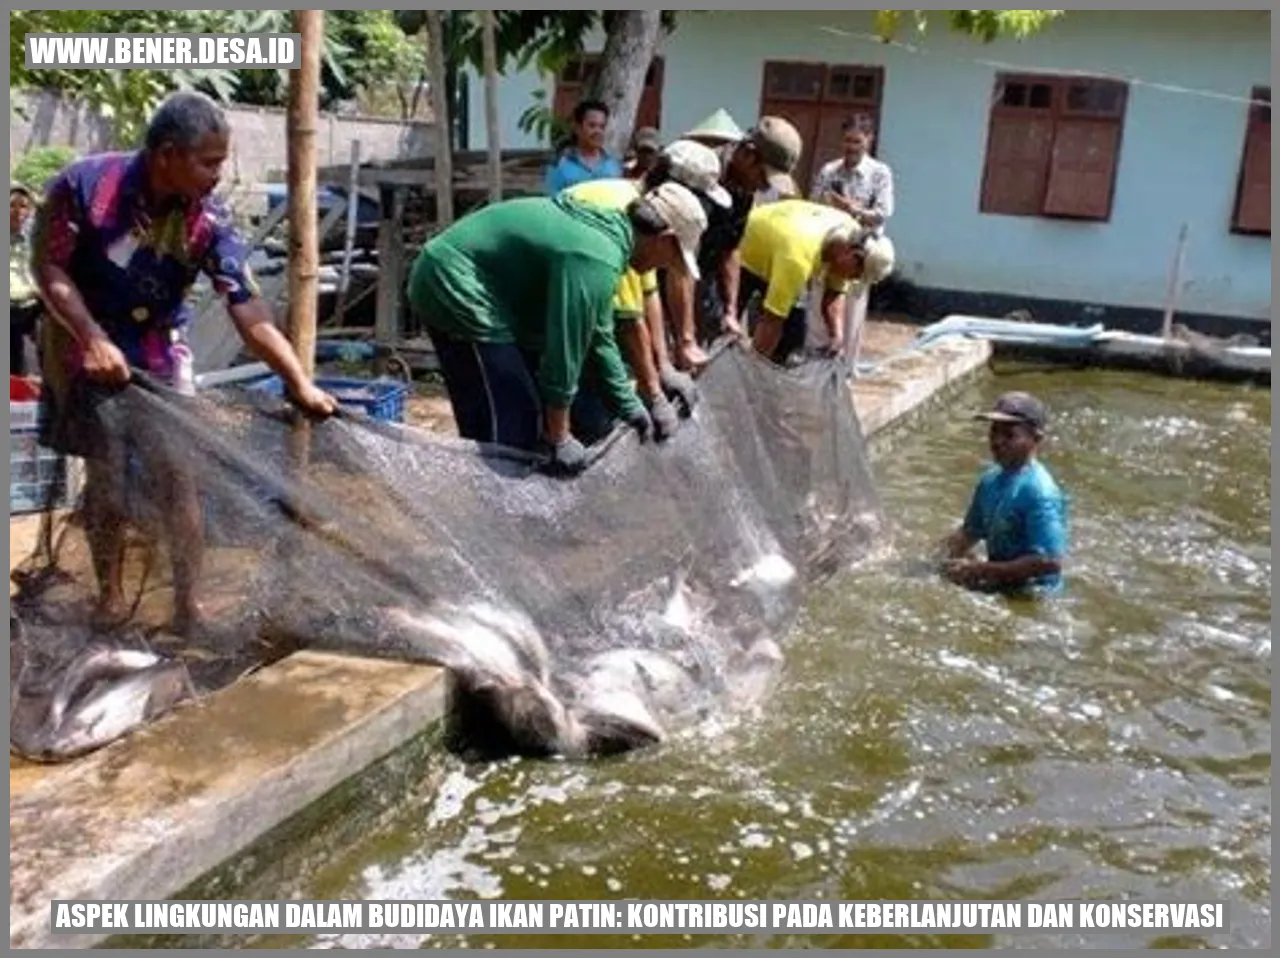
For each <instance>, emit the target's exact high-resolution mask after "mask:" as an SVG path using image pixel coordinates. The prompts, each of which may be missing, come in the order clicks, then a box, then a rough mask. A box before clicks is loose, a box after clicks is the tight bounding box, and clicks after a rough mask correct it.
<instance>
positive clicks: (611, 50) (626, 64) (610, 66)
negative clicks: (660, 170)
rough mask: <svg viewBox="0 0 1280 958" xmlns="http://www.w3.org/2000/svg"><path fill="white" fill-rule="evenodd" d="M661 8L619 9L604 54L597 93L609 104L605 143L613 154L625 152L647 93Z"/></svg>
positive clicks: (659, 32) (660, 28)
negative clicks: (646, 88)
mask: <svg viewBox="0 0 1280 958" xmlns="http://www.w3.org/2000/svg"><path fill="white" fill-rule="evenodd" d="M661 31H662V11H661V10H620V11H618V12H616V13H614V15H613V23H612V28H611V29H610V30H609V37H608V39H607V40H606V41H605V44H604V53H603V54H602V55H601V58H600V60H601V63H600V76H599V79H597V81H596V89H595V95H596V96H597V97H599V98H600V99H601V100H603V101H604V102H605V104H606V105H608V107H609V113H610V116H609V129H608V132H607V133H606V134H605V140H604V145H605V149H607V150H608V151H609V152H610V153H612V154H613V155H614V156H621V155H622V154H623V153H625V152H626V149H627V144H628V143H629V142H630V140H631V133H632V131H633V130H634V128H635V124H636V113H637V112H638V111H639V109H640V97H641V96H642V95H643V94H644V78H645V74H646V73H648V72H649V65H650V64H651V63H652V62H653V57H654V55H655V54H656V53H657V52H658V38H659V36H660V35H661Z"/></svg>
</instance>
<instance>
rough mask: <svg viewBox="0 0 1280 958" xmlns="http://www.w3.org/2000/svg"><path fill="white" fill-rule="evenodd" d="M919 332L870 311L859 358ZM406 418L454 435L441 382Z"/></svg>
mask: <svg viewBox="0 0 1280 958" xmlns="http://www.w3.org/2000/svg"><path fill="white" fill-rule="evenodd" d="M919 333H920V327H919V326H918V325H913V324H911V323H910V321H909V320H908V319H907V318H906V317H902V316H897V315H894V314H873V318H870V319H868V321H867V328H866V330H865V332H864V333H863V337H862V355H861V359H862V360H863V361H864V362H874V361H875V360H877V359H883V358H884V357H886V356H889V355H892V354H893V353H896V352H898V351H899V350H901V349H904V348H905V347H906V346H907V344H908V343H910V342H911V341H912V340H913V339H915V338H916V336H917V335H919ZM405 421H406V422H407V423H408V424H409V425H412V426H417V427H418V428H420V429H426V430H428V431H430V432H435V433H443V434H445V435H450V436H454V435H457V428H456V427H455V426H454V422H453V411H452V409H451V408H450V407H449V397H448V394H447V393H446V392H445V388H444V384H443V383H436V382H432V383H423V382H419V383H418V384H417V385H416V387H415V395H413V396H411V397H410V398H409V401H408V403H407V404H406V406H405Z"/></svg>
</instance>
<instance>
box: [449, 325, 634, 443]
mask: <svg viewBox="0 0 1280 958" xmlns="http://www.w3.org/2000/svg"><path fill="white" fill-rule="evenodd" d="M429 335H430V336H431V342H432V343H433V344H434V346H435V350H436V358H437V359H438V360H439V361H440V371H441V372H442V373H443V374H444V382H445V387H446V388H447V389H448V390H449V402H450V404H452V406H453V417H454V419H455V421H456V422H457V425H458V433H459V435H461V436H462V437H463V438H464V439H470V440H471V441H473V442H482V443H496V444H498V445H502V446H509V447H511V448H514V449H523V450H525V451H526V452H532V451H534V450H535V449H536V448H537V446H538V442H539V440H540V438H541V436H542V399H541V397H540V396H539V394H538V381H537V376H536V370H537V368H538V356H537V355H536V354H534V353H530V352H526V351H524V350H522V349H520V348H519V347H518V346H512V345H508V344H497V343H477V342H471V341H469V340H464V339H456V338H454V337H452V336H449V335H447V334H445V333H441V332H439V331H438V330H430V333H429ZM584 380H585V381H584V383H583V384H582V388H580V389H579V390H578V394H577V397H576V398H575V399H574V401H573V405H572V406H571V407H570V410H569V425H570V429H571V430H572V431H573V433H574V434H575V435H576V436H577V437H578V438H579V439H580V440H581V441H582V442H584V443H586V444H587V445H590V444H591V443H593V442H596V441H597V440H599V439H603V438H604V437H605V436H606V435H608V434H609V432H610V431H611V430H612V429H613V425H614V418H613V416H612V415H610V413H609V411H608V409H607V408H605V405H604V403H603V402H601V400H600V399H599V397H598V395H597V394H596V393H595V391H594V390H593V389H592V388H591V383H590V377H589V376H587V377H584Z"/></svg>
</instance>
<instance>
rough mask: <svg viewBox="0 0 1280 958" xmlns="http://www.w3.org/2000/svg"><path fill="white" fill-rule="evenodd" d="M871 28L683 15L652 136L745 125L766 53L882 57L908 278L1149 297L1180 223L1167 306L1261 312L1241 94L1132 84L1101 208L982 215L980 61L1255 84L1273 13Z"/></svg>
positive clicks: (1262, 69) (1264, 79) (832, 20)
mask: <svg viewBox="0 0 1280 958" xmlns="http://www.w3.org/2000/svg"><path fill="white" fill-rule="evenodd" d="M824 28H835V29H836V30H839V31H843V35H838V34H834V33H832V32H830V31H829V30H827V29H824ZM872 32H873V30H872V24H871V21H870V18H869V15H868V14H866V13H865V12H860V11H843V12H837V11H832V12H816V11H797V12H790V13H784V12H778V11H764V12H758V13H742V12H719V11H716V12H704V13H696V14H695V13H687V14H682V15H681V20H680V27H679V28H678V29H677V30H676V32H675V33H674V34H673V35H672V36H671V37H670V38H669V39H668V40H667V41H666V44H665V46H664V49H663V51H662V52H663V54H664V55H665V57H666V84H665V89H664V95H663V104H662V117H663V122H662V133H663V135H664V137H665V138H668V139H670V138H672V137H674V136H676V135H678V134H679V133H680V131H682V130H684V129H688V127H689V126H690V125H691V124H693V123H696V122H697V121H699V120H700V119H702V118H703V117H704V116H706V115H707V114H709V113H710V112H712V111H713V110H714V109H716V108H717V107H725V108H726V109H728V110H729V112H730V113H731V114H732V115H733V116H734V118H735V119H736V120H737V121H738V123H739V124H741V125H743V126H745V125H747V124H749V123H750V122H751V121H752V120H753V119H754V118H755V116H756V114H757V111H758V110H759V102H760V101H759V98H760V87H761V76H762V64H763V62H764V61H765V60H771V59H774V60H788V59H793V60H809V61H825V62H834V63H849V64H868V65H881V66H883V67H884V69H885V94H884V104H883V110H882V121H881V137H880V140H881V142H880V153H881V155H882V156H883V157H884V158H885V159H886V160H887V161H888V162H889V163H890V164H892V166H893V168H894V172H895V174H896V178H897V186H898V211H897V214H896V215H895V216H894V218H893V221H892V223H891V226H890V231H891V234H892V236H893V237H894V239H895V240H896V242H897V245H898V251H899V257H900V263H901V266H900V271H901V275H902V276H904V277H905V278H908V279H910V280H912V281H913V282H916V283H918V284H920V285H923V286H928V287H933V288H940V289H949V290H960V291H964V292H974V293H978V292H991V293H1006V294H1012V295H1017V296H1031V297H1037V298H1046V299H1063V300H1071V301H1077V302H1083V303H1096V304H1099V305H1111V306H1129V307H1138V308H1154V309H1160V308H1163V303H1164V299H1165V294H1166V286H1167V283H1168V274H1169V267H1170V262H1171V259H1172V256H1173V252H1174V247H1175V243H1176V239H1177V233H1178V228H1179V225H1180V224H1181V223H1182V222H1183V221H1184V220H1185V221H1186V222H1187V223H1188V224H1189V226H1190V241H1189V246H1188V252H1187V260H1186V268H1185V271H1184V274H1183V283H1182V288H1181V293H1180V303H1179V308H1180V309H1181V310H1184V311H1187V312H1200V313H1208V314H1216V315H1225V316H1237V317H1253V318H1258V319H1266V318H1269V316H1270V313H1271V240H1270V238H1269V237H1246V236H1235V235H1232V234H1231V233H1230V231H1229V224H1230V218H1231V208H1232V203H1233V201H1234V197H1235V188H1236V177H1237V172H1238V170H1239V165H1240V158H1241V151H1242V148H1243V142H1244V130H1245V122H1246V108H1245V106H1244V105H1243V104H1241V103H1236V102H1231V101H1227V100H1222V99H1214V98H1211V97H1205V96H1196V95H1191V94H1187V93H1177V92H1169V91H1165V90H1161V89H1156V88H1153V87H1151V86H1144V85H1136V84H1135V85H1132V86H1131V88H1130V91H1129V105H1128V111H1127V115H1126V119H1125V126H1124V133H1123V145H1122V147H1121V155H1120V165H1119V173H1118V177H1117V182H1116V192H1115V202H1114V207H1113V211H1112V217H1111V220H1110V222H1107V223H1079V222H1064V221H1054V220H1048V219H1036V218H1030V217H1012V216H995V215H983V214H980V213H979V212H978V198H979V189H980V185H981V177H982V167H983V159H984V155H985V151H986V136H987V120H988V103H989V100H990V97H991V92H992V84H993V80H994V75H995V73H996V72H997V67H996V66H994V65H992V63H991V62H990V61H998V62H1000V63H1002V64H1008V65H1009V66H1010V67H1011V68H1015V69H1025V70H1029V71H1031V70H1034V71H1041V72H1046V73H1052V72H1069V71H1094V72H1099V73H1107V74H1113V75H1122V76H1128V77H1136V78H1141V79H1144V80H1147V81H1149V82H1157V83H1162V84H1171V85H1175V86H1180V87H1187V88H1195V89H1200V90H1210V91H1217V92H1220V93H1225V94H1230V95H1233V96H1240V97H1247V96H1248V95H1249V92H1250V89H1251V87H1252V86H1253V85H1255V84H1266V83H1269V82H1270V77H1271V26H1270V14H1269V13H1267V12H1265V11H1256V12H1255V11H1222V12H1208V11H1192V12H1187V13H1180V12H1173V11H1166V10H1161V11H1152V12H1150V13H1146V12H1138V11H1108V12H1105V13H1094V12H1069V13H1068V14H1067V15H1066V16H1065V17H1064V18H1063V19H1062V20H1061V21H1060V22H1059V23H1058V24H1056V25H1055V26H1053V27H1051V28H1050V29H1049V30H1048V31H1046V32H1045V33H1043V34H1041V35H1040V36H1038V37H1036V38H1034V39H1031V40H1028V41H1026V42H1023V43H1015V42H1012V41H1001V42H997V43H994V44H991V45H983V44H980V43H978V42H976V41H970V40H967V39H965V38H962V37H956V36H951V35H948V34H946V33H942V32H935V33H933V34H932V35H931V36H930V37H929V38H928V39H927V41H926V44H925V45H926V46H927V49H928V51H929V53H928V54H919V53H912V52H910V51H908V50H904V49H902V48H901V47H896V46H888V45H884V44H881V43H877V42H875V41H874V40H872V39H870V38H869V37H868V36H865V35H869V34H871V33H872ZM850 34H863V35H864V36H854V35H850ZM904 39H910V37H904ZM600 46H601V44H600V43H599V41H598V40H597V42H596V43H595V44H593V45H592V46H591V47H590V48H591V49H598V48H599V47H600ZM984 60H985V61H988V62H986V63H983V62H979V61H984ZM540 86H543V87H546V86H547V81H545V80H543V79H541V78H539V77H537V76H536V75H534V74H525V75H523V76H511V77H507V78H504V82H503V84H502V104H501V120H502V128H503V146H504V147H520V146H532V145H537V144H534V143H530V142H529V138H528V137H527V136H525V135H524V134H521V133H520V132H519V130H518V128H517V125H516V121H517V119H518V117H519V115H520V113H521V111H522V110H523V109H525V107H527V106H528V105H529V103H530V96H531V92H532V91H533V90H534V89H537V88H539V87H540ZM473 91H474V92H473V99H474V105H473V110H472V115H473V116H479V117H483V115H484V112H483V104H484V101H483V84H481V83H476V84H474V85H473ZM481 126H482V124H481ZM472 142H473V144H475V145H476V147H477V148H482V147H483V145H484V130H483V129H482V128H481V129H478V130H477V129H473V131H472Z"/></svg>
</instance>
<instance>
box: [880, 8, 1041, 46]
mask: <svg viewBox="0 0 1280 958" xmlns="http://www.w3.org/2000/svg"><path fill="white" fill-rule="evenodd" d="M1062 14H1063V11H1062V10H877V11H876V31H877V32H878V33H879V34H880V36H882V37H884V38H885V39H886V40H892V39H895V38H896V37H897V34H898V30H899V28H900V27H901V25H902V22H903V20H905V19H907V18H908V17H909V18H910V19H911V21H912V23H913V25H914V26H915V31H916V33H917V34H918V35H921V36H923V35H924V34H925V33H926V32H927V31H928V29H929V25H930V18H931V17H938V16H945V17H946V20H947V26H948V27H949V28H950V29H952V30H954V31H956V32H958V33H964V34H968V35H969V36H971V37H976V38H977V39H979V40H981V41H982V42H983V43H990V42H991V41H993V40H995V39H997V38H999V37H1010V38H1012V39H1015V40H1023V39H1025V38H1027V37H1029V36H1031V35H1032V34H1034V33H1036V32H1038V31H1040V30H1043V29H1044V28H1045V27H1047V26H1048V25H1049V24H1050V23H1052V22H1053V21H1054V20H1057V19H1058V18H1059V17H1061V16H1062Z"/></svg>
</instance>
